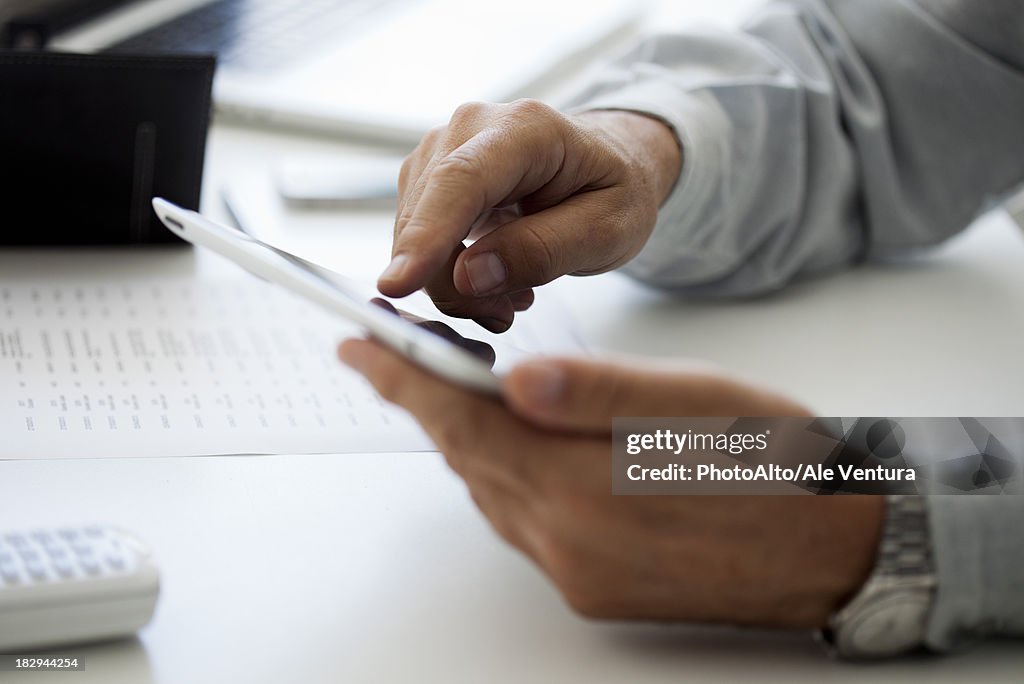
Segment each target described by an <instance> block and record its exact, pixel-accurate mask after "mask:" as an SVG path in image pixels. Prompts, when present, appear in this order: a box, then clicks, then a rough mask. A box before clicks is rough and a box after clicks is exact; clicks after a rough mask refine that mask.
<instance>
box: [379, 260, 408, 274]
mask: <svg viewBox="0 0 1024 684" xmlns="http://www.w3.org/2000/svg"><path fill="white" fill-rule="evenodd" d="M408 264H409V257H408V256H406V255H405V254H396V255H395V256H394V257H392V258H391V263H390V264H388V267H387V268H385V269H384V272H383V273H381V274H380V280H400V279H401V278H402V274H403V273H404V272H405V267H406V266H407V265H408Z"/></svg>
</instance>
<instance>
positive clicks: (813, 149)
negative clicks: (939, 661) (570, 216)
mask: <svg viewBox="0 0 1024 684" xmlns="http://www.w3.org/2000/svg"><path fill="white" fill-rule="evenodd" d="M572 106H573V108H574V109H577V110H583V109H600V108H609V109H627V110H634V111H638V112H642V113H645V114H648V115H650V116H654V117H657V118H659V119H661V120H662V121H664V122H665V123H667V124H668V125H669V126H671V127H672V129H673V130H674V132H675V133H676V136H677V137H678V139H679V142H680V145H681V147H682V150H683V158H684V161H683V169H682V173H681V175H680V178H679V179H678V181H677V184H676V187H675V188H674V189H673V191H672V193H671V195H670V196H669V198H668V199H667V200H666V202H665V204H664V206H663V207H662V210H661V212H660V215H659V220H658V223H657V226H656V228H655V230H654V233H653V234H652V236H651V239H650V240H649V242H648V244H647V245H646V246H645V248H644V250H643V251H642V252H641V253H640V254H639V255H638V256H637V258H636V259H634V260H633V261H632V262H630V263H629V264H627V265H626V266H625V267H624V270H625V271H626V272H627V273H629V274H630V275H632V276H634V277H636V278H638V279H640V280H643V281H645V282H648V283H650V284H652V285H656V286H659V287H663V288H667V289H672V290H677V291H681V292H685V293H688V294H702V295H716V296H718V295H721V296H737V295H753V294H760V293H764V292H768V291H771V290H774V289H777V288H779V287H782V286H783V285H785V284H786V283H788V282H790V281H792V280H794V279H796V278H800V277H805V276H808V275H813V274H817V273H822V272H827V271H830V270H835V269H837V268H841V267H843V266H846V265H849V264H851V263H853V262H855V261H857V260H859V259H872V258H879V257H884V256H889V255H898V254H900V253H904V252H908V251H914V250H919V249H921V248H924V247H927V246H931V245H935V244H937V243H939V242H941V241H943V240H945V239H946V238H948V237H950V236H951V235H953V234H955V233H957V232H958V231H960V230H962V229H963V228H964V227H965V226H967V225H968V224H969V223H970V221H971V219H972V218H973V217H975V216H976V215H977V214H979V213H980V212H982V211H984V210H985V209H987V208H989V207H990V206H992V204H993V203H995V202H997V201H999V200H1000V199H1002V198H1004V197H1006V196H1008V195H1009V194H1011V193H1012V192H1014V191H1015V190H1016V189H1017V188H1018V187H1020V185H1021V184H1022V182H1024V3H1022V2H1020V0H919V1H918V2H914V1H913V0H791V1H788V2H774V3H772V4H769V5H768V6H767V7H766V8H765V9H764V10H763V11H762V12H761V13H760V14H758V15H757V16H756V17H754V18H753V19H752V20H751V21H750V22H749V23H748V24H747V25H746V26H745V27H744V30H743V31H741V32H735V33H709V32H706V31H704V32H694V33H673V34H670V35H669V34H666V35H660V36H655V37H653V38H651V39H650V40H648V41H646V42H644V43H643V44H642V45H640V47H638V48H637V49H636V50H635V51H634V52H632V53H631V54H629V55H627V56H626V57H625V58H623V59H622V60H620V61H619V62H617V63H616V64H615V65H614V66H613V68H612V69H610V70H609V71H608V72H607V74H605V75H604V77H603V78H602V79H601V80H600V81H598V82H596V83H594V84H593V85H592V86H591V87H590V88H588V89H587V90H586V91H585V92H584V93H582V94H581V95H580V96H579V97H577V98H575V100H574V102H573V103H572ZM929 511H930V526H931V539H932V543H933V551H934V555H935V561H936V568H937V574H938V578H939V589H938V595H937V599H936V604H935V607H934V610H933V611H932V615H931V618H930V620H929V627H928V644H929V645H930V646H932V647H933V648H936V649H940V650H941V649H948V648H950V647H952V646H954V645H955V644H956V643H957V642H958V641H959V640H960V639H961V638H962V637H971V636H977V635H981V634H987V633H999V634H1016V635H1024V535H1022V533H1021V530H1022V529H1024V498H1019V497H1013V496H1005V497H986V496H955V497H954V496H944V497H932V498H931V499H930V500H929Z"/></svg>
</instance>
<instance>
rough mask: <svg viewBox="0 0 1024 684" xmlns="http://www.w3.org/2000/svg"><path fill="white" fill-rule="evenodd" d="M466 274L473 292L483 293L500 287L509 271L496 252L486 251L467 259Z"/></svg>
mask: <svg viewBox="0 0 1024 684" xmlns="http://www.w3.org/2000/svg"><path fill="white" fill-rule="evenodd" d="M466 276H467V277H468V278H469V286H470V287H472V288H473V294H477V295H483V294H487V293H488V292H490V291H492V290H495V289H497V288H498V287H500V286H501V284H502V283H504V282H505V278H506V277H508V272H507V271H506V270H505V264H504V262H503V261H502V260H501V257H499V256H498V255H497V254H495V253H494V252H484V253H483V254H477V255H476V256H473V257H471V258H469V259H467V260H466Z"/></svg>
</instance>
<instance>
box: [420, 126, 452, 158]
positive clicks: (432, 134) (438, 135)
mask: <svg viewBox="0 0 1024 684" xmlns="http://www.w3.org/2000/svg"><path fill="white" fill-rule="evenodd" d="M447 134H448V126H446V125H444V124H441V125H440V126H434V127H433V128H431V129H430V130H428V131H427V132H426V133H424V134H423V139H422V140H421V141H420V144H419V146H418V147H417V152H418V151H421V150H424V149H433V148H434V147H436V146H437V143H438V142H439V141H441V140H444V138H445V136H446V135H447ZM413 154H415V152H414V153H413Z"/></svg>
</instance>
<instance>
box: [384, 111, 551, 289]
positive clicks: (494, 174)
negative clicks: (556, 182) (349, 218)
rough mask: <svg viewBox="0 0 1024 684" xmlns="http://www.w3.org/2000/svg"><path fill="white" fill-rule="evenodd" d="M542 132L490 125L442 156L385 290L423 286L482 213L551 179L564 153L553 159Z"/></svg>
mask: <svg viewBox="0 0 1024 684" xmlns="http://www.w3.org/2000/svg"><path fill="white" fill-rule="evenodd" d="M545 135H547V134H545ZM538 137H539V136H538V135H537V134H536V133H529V134H524V135H522V136H513V135H509V134H508V133H507V131H503V130H501V129H498V128H489V129H487V130H485V131H482V132H480V133H477V134H476V135H475V136H473V137H472V138H470V139H469V140H468V141H466V142H465V143H463V144H462V145H460V146H459V147H458V148H456V149H455V150H454V151H452V152H450V153H449V154H448V155H446V156H445V157H444V158H442V159H441V160H439V161H438V162H437V164H436V165H435V166H434V167H433V169H432V170H430V172H429V175H428V177H427V179H426V183H425V184H424V186H423V190H422V193H421V194H420V196H419V198H418V201H417V202H416V206H415V207H414V208H412V211H411V212H408V214H409V218H408V220H407V221H405V225H399V226H396V230H395V243H394V247H393V250H392V260H391V264H390V265H389V266H388V268H387V269H386V270H385V271H384V273H383V274H382V275H381V277H380V280H379V281H378V288H379V289H380V291H381V292H382V293H384V294H386V295H388V296H391V297H404V296H406V295H409V294H412V293H413V292H415V291H416V290H418V289H420V288H421V287H423V286H424V285H425V284H426V283H427V282H428V281H429V280H430V279H431V278H432V277H433V276H434V275H435V274H436V273H437V271H438V270H439V269H440V268H442V266H444V264H445V262H447V261H448V258H449V257H450V256H451V253H452V251H453V250H454V249H455V248H456V247H457V246H458V245H459V244H460V243H461V242H462V241H463V240H464V239H466V237H467V236H468V235H469V231H470V229H471V228H472V226H473V224H474V223H475V222H476V220H477V219H478V218H479V217H480V215H481V214H483V213H484V212H485V211H487V210H488V209H491V208H493V207H496V206H500V205H502V204H505V203H508V202H512V201H515V200H516V199H517V198H518V197H521V196H523V195H525V194H527V193H528V192H530V191H532V190H536V189H537V188H539V187H541V186H543V185H544V184H545V183H547V182H548V181H549V180H550V179H551V177H553V176H554V174H555V173H557V170H558V168H559V166H560V165H561V155H559V156H558V158H557V159H554V160H552V159H551V157H550V155H551V149H550V148H551V147H552V146H549V145H539V144H537V138H538Z"/></svg>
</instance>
